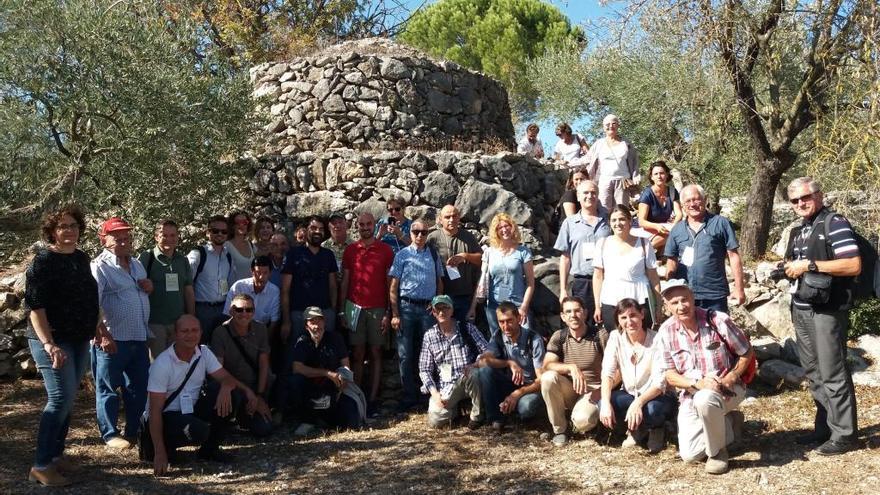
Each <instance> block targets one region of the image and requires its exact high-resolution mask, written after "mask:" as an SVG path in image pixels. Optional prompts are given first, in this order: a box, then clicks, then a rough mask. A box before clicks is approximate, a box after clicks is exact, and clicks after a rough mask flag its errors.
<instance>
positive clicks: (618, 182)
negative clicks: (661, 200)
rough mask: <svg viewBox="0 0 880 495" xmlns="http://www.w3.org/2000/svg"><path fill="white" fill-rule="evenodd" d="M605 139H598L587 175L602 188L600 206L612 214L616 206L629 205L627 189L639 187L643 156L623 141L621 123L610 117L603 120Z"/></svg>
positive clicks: (591, 150) (589, 157)
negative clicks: (640, 166) (640, 162)
mask: <svg viewBox="0 0 880 495" xmlns="http://www.w3.org/2000/svg"><path fill="white" fill-rule="evenodd" d="M602 129H603V130H604V131H605V137H604V138H601V139H598V140H597V141H596V142H595V143H593V146H592V147H591V148H590V154H589V155H588V156H587V159H586V163H587V167H588V168H587V172H588V173H589V174H590V177H592V179H593V180H594V181H596V183H597V184H598V185H599V203H601V204H602V206H604V207H605V209H606V210H608V211H611V210H612V209H613V208H614V206H615V205H619V204H622V205H627V206H628V205H629V193H628V192H627V188H629V187H631V186H634V185H635V186H637V185H638V184H639V181H641V180H642V176H641V175H640V174H639V153H638V151H636V149H635V147H634V146H633V145H632V143H630V142H629V141H627V140H625V139H622V138H621V137H620V133H619V130H620V119H618V118H617V116H616V115H608V116H606V117H605V118H604V119H603V120H602Z"/></svg>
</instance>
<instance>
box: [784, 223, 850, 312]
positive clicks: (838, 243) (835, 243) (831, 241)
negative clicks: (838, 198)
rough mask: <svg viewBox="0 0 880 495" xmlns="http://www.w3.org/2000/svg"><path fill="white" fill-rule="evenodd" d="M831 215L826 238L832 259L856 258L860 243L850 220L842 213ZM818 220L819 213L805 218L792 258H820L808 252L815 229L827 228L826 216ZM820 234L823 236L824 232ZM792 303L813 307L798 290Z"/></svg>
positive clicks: (798, 306) (795, 241) (796, 237)
mask: <svg viewBox="0 0 880 495" xmlns="http://www.w3.org/2000/svg"><path fill="white" fill-rule="evenodd" d="M831 215H833V216H832V217H831V221H830V222H829V224H828V235H827V239H826V240H825V242H826V244H827V245H830V246H831V252H832V254H833V257H832V258H831V259H843V258H855V257H856V256H859V245H858V242H857V241H856V238H855V235H854V234H853V229H852V226H851V225H850V223H849V221H848V220H847V219H846V218H844V217H842V216H840V215H836V214H834V213H831ZM818 220H819V215H816V216H815V217H814V218H813V219H812V220H804V222H803V223H802V224H801V226H800V229H801V231H800V234H797V235H795V236H794V239H793V241H794V242H793V243H792V246H791V255H792V259H795V260H805V259H818V258H817V256H815V255H812V254H811V253H809V252H808V248H809V245H810V237H811V236H812V234H813V230H814V229H824V228H825V221H824V217H823V220H821V221H818ZM819 235H820V236H821V235H822V234H819ZM820 239H821V237H820ZM792 304H794V306H795V307H797V308H801V309H810V307H812V305H811V304H809V303H805V302H803V301H801V300H799V299H798V298H797V293H796V292H795V293H794V296H793V297H792Z"/></svg>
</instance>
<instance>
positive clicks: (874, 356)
mask: <svg viewBox="0 0 880 495" xmlns="http://www.w3.org/2000/svg"><path fill="white" fill-rule="evenodd" d="M856 345H857V347H858V348H859V349H860V350H861V351H862V353H863V354H864V356H865V357H866V358H868V359H869V360H870V361H871V364H872V366H871V369H877V370H880V336H877V335H862V336H861V337H859V338H858V340H857V341H856Z"/></svg>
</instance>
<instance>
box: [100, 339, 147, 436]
mask: <svg viewBox="0 0 880 495" xmlns="http://www.w3.org/2000/svg"><path fill="white" fill-rule="evenodd" d="M149 371H150V354H149V351H148V349H147V343H146V342H142V341H135V340H122V341H117V342H116V353H115V354H107V353H106V352H104V351H102V350H101V349H100V348H98V347H97V346H94V345H93V346H92V375H93V376H94V377H95V409H96V411H97V415H98V429H99V430H100V432H101V438H103V439H104V441H105V442H106V441H107V440H109V439H111V438H113V437H115V436H119V429H118V428H117V427H116V424H117V419H118V418H119V394H118V393H117V392H116V390H117V389H119V388H122V402H123V403H124V404H125V435H124V436H126V437H134V436H135V435H137V431H138V425H139V422H140V417H141V414H143V412H144V407H145V406H146V404H147V377H148V375H149Z"/></svg>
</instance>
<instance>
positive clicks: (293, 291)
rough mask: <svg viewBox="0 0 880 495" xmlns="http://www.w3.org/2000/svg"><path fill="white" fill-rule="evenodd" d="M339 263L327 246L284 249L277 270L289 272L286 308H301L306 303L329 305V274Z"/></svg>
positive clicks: (334, 272)
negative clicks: (280, 266) (282, 257)
mask: <svg viewBox="0 0 880 495" xmlns="http://www.w3.org/2000/svg"><path fill="white" fill-rule="evenodd" d="M338 271H339V267H337V266H336V258H334V257H333V252H331V251H330V250H329V249H326V248H322V247H319V248H318V252H317V253H313V252H312V250H311V249H309V247H308V246H306V245H303V246H296V247H292V248H290V250H289V251H287V256H285V258H284V267H283V268H281V273H282V274H285V275H293V280H292V281H291V283H290V310H291V311H303V310H304V309H306V308H307V307H309V306H317V307H319V308H329V307H330V275H331V274H332V275H333V276H336V275H335V274H336V272H338Z"/></svg>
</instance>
